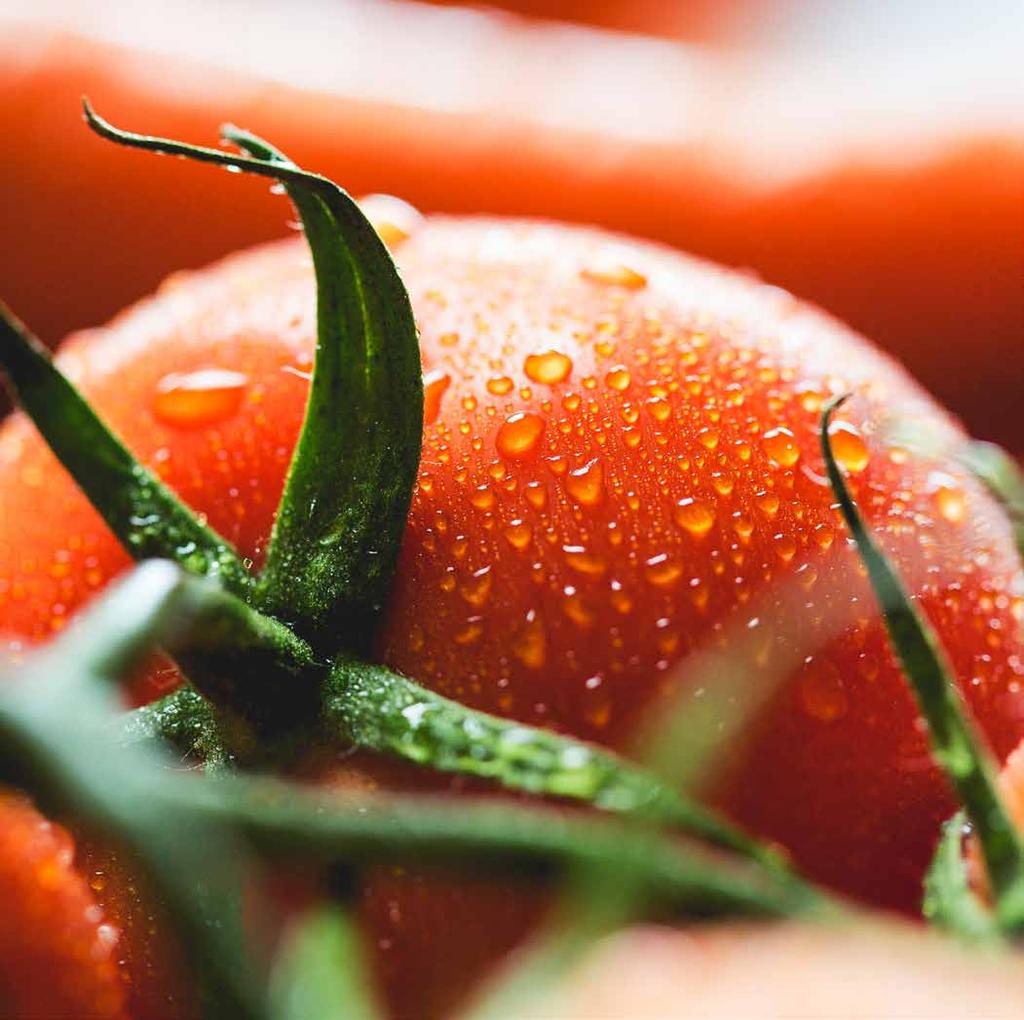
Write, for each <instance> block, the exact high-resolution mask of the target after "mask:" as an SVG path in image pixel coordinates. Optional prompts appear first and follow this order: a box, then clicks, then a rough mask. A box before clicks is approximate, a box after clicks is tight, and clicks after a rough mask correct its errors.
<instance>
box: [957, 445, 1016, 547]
mask: <svg viewBox="0 0 1024 1020" xmlns="http://www.w3.org/2000/svg"><path fill="white" fill-rule="evenodd" d="M960 459H961V460H963V462H964V463H965V464H966V465H967V466H968V467H969V468H970V469H971V471H973V472H974V474H975V475H976V476H977V477H978V478H979V479H980V480H981V481H982V483H983V484H984V485H985V487H986V488H987V489H988V490H989V492H990V493H991V494H992V495H993V496H994V497H995V498H996V500H997V501H998V502H999V503H1000V504H1001V505H1002V507H1003V509H1004V510H1005V511H1006V515H1007V516H1008V517H1009V518H1010V524H1011V525H1012V527H1013V535H1014V538H1015V539H1016V542H1017V549H1018V550H1019V551H1020V554H1021V557H1022V558H1024V474H1022V472H1021V469H1020V465H1019V464H1018V463H1017V462H1016V461H1015V460H1014V459H1013V457H1011V456H1010V455H1009V454H1008V453H1007V452H1006V451H1005V450H1004V449H1002V448H1001V447H999V446H996V444H995V443H982V442H978V441H974V442H971V443H970V444H968V446H967V447H966V449H965V450H964V451H963V453H962V454H961V457H960Z"/></svg>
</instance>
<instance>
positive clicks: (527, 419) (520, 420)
mask: <svg viewBox="0 0 1024 1020" xmlns="http://www.w3.org/2000/svg"><path fill="white" fill-rule="evenodd" d="M543 432H544V419H543V418H541V417H540V415H538V414H534V413H533V412H532V411H517V412H516V413H515V414H511V415H509V416H508V418H506V419H505V421H504V422H503V423H502V425H501V427H500V428H499V429H498V435H497V437H496V439H495V446H496V447H497V448H498V453H500V454H501V456H503V457H508V458H510V459H511V460H522V459H525V458H527V457H532V456H533V454H534V453H535V452H536V449H537V443H538V441H539V440H540V437H541V435H542V434H543Z"/></svg>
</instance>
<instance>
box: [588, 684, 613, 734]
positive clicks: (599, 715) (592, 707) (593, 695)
mask: <svg viewBox="0 0 1024 1020" xmlns="http://www.w3.org/2000/svg"><path fill="white" fill-rule="evenodd" d="M611 715H612V703H611V698H609V696H608V693H607V691H606V690H605V685H604V678H603V677H602V676H600V675H597V676H591V677H587V679H586V680H584V681H583V716H584V718H585V719H586V720H587V722H588V723H590V725H591V726H594V727H596V728H597V729H603V728H604V727H605V726H607V725H608V723H609V721H610V719H611Z"/></svg>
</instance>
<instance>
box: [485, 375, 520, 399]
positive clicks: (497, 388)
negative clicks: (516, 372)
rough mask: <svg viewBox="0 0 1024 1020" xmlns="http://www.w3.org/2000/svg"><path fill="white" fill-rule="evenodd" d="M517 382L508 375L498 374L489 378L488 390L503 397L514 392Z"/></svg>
mask: <svg viewBox="0 0 1024 1020" xmlns="http://www.w3.org/2000/svg"><path fill="white" fill-rule="evenodd" d="M513 386H515V383H514V382H512V380H511V379H509V377H508V376H507V375H496V376H494V377H493V378H491V379H488V380H487V392H488V393H493V394H494V395H495V396H496V397H503V396H505V394H506V393H511V392H512V387H513Z"/></svg>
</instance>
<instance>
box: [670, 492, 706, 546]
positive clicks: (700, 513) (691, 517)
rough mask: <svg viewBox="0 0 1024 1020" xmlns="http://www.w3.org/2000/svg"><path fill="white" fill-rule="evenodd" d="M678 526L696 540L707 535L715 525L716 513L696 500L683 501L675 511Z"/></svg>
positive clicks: (677, 504) (677, 505)
mask: <svg viewBox="0 0 1024 1020" xmlns="http://www.w3.org/2000/svg"><path fill="white" fill-rule="evenodd" d="M673 516H674V517H675V522H676V524H678V525H679V527H681V528H683V529H685V530H686V531H688V532H689V533H690V534H691V535H693V536H694V537H695V538H701V537H703V536H704V535H706V534H707V533H708V532H709V531H710V530H711V528H712V526H713V525H714V523H715V511H714V509H713V508H712V507H709V506H708V505H707V504H705V503H701V502H699V501H698V500H695V499H690V498H687V499H681V500H679V502H678V503H676V506H675V510H674V511H673Z"/></svg>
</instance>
